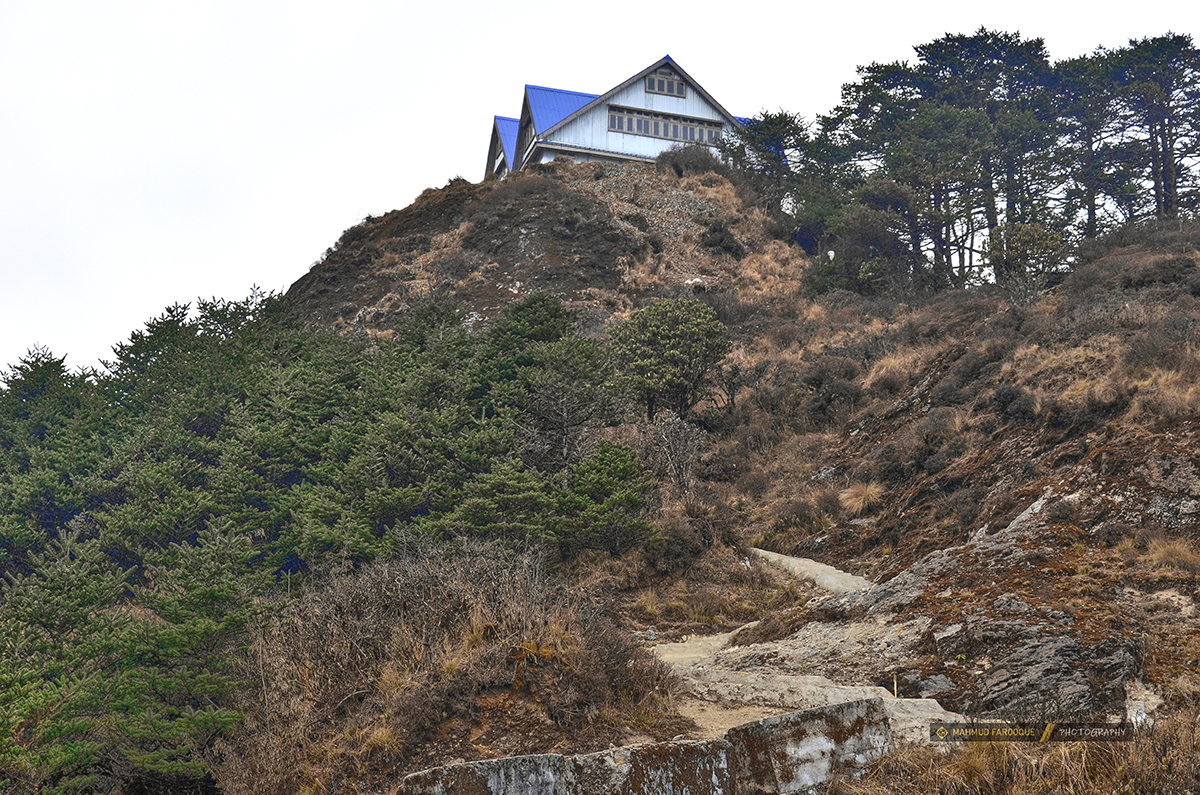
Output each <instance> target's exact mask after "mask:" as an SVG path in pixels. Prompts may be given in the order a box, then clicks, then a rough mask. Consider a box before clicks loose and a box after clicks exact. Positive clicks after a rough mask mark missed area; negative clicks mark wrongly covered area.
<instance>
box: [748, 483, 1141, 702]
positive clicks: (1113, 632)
mask: <svg viewBox="0 0 1200 795" xmlns="http://www.w3.org/2000/svg"><path fill="white" fill-rule="evenodd" d="M1049 501H1050V500H1049V497H1042V498H1040V499H1038V500H1035V501H1034V502H1033V503H1032V504H1031V505H1030V506H1029V507H1028V508H1027V509H1026V510H1025V511H1023V512H1022V513H1021V514H1020V515H1019V516H1017V518H1016V519H1014V520H1013V521H1012V522H1010V523H1009V524H1008V525H1007V526H1006V527H1005V528H1003V529H1002V530H1000V531H998V532H995V533H990V532H989V531H988V528H987V527H984V528H981V529H980V530H979V531H978V532H976V533H975V534H974V535H973V536H972V537H971V539H970V540H968V541H967V542H966V543H965V544H962V545H960V546H956V547H950V548H947V549H943V550H938V551H936V552H933V553H931V554H929V555H927V556H926V557H925V558H924V559H922V560H920V561H919V562H917V563H915V564H914V565H912V566H910V567H909V568H907V569H905V570H904V571H902V572H901V573H899V574H897V575H896V576H895V577H893V578H891V579H890V580H888V581H886V582H884V583H881V584H879V585H876V586H874V587H872V588H870V589H868V590H866V591H857V592H847V593H843V594H838V595H833V596H828V597H824V598H823V599H821V600H820V601H819V602H817V603H816V604H815V605H814V612H815V613H816V614H817V615H819V616H820V617H821V618H822V619H823V620H822V621H818V622H813V624H810V625H808V626H806V627H804V628H803V629H802V630H801V632H800V633H799V634H798V635H797V636H794V637H793V638H788V639H786V640H785V641H781V642H780V645H781V647H783V648H796V649H798V652H797V653H793V654H792V655H791V657H790V658H789V662H792V661H797V662H799V664H800V665H802V666H803V669H804V670H806V671H810V672H812V673H827V674H831V675H833V676H834V678H838V674H840V675H841V676H842V677H845V676H847V675H851V676H855V675H856V676H855V678H857V679H858V680H860V681H861V680H862V679H863V678H866V679H867V681H872V680H876V681H878V680H881V679H883V678H885V677H884V675H885V674H886V672H887V670H889V669H891V670H894V668H895V666H896V665H897V664H901V663H902V661H903V659H905V658H909V659H912V660H917V659H921V658H924V659H925V660H926V662H927V663H928V662H929V661H931V660H936V661H940V662H942V663H947V662H956V661H963V662H965V661H966V660H968V659H971V658H975V659H982V662H981V664H980V667H979V668H978V669H976V670H974V671H967V670H966V669H965V667H963V666H955V665H950V666H948V667H946V670H945V672H944V673H938V674H931V675H926V674H923V673H922V672H921V671H920V670H908V671H904V673H903V681H904V683H905V684H906V686H907V687H909V688H914V689H916V690H917V691H918V692H919V693H920V694H921V695H931V696H932V695H936V696H937V697H938V698H939V699H941V700H943V701H946V702H948V703H949V704H951V705H952V706H953V707H954V708H955V709H958V710H960V711H963V712H970V713H972V714H979V715H984V716H999V715H1009V714H1011V715H1037V716H1045V715H1050V716H1055V715H1059V716H1061V715H1089V714H1095V713H1099V712H1104V711H1109V712H1116V713H1119V712H1121V711H1123V708H1124V707H1123V705H1124V699H1125V690H1126V685H1127V683H1128V682H1129V681H1131V680H1133V679H1135V678H1136V677H1137V676H1138V674H1139V666H1138V662H1137V652H1138V650H1137V644H1136V641H1135V640H1134V639H1133V638H1132V637H1131V636H1130V634H1129V633H1128V632H1121V631H1119V629H1120V628H1116V629H1112V628H1105V627H1093V626H1081V625H1080V624H1079V622H1078V621H1077V620H1076V619H1075V618H1074V617H1072V616H1071V615H1069V614H1068V613H1067V612H1065V611H1063V610H1060V609H1057V608H1055V607H1052V606H1047V605H1036V606H1035V605H1034V604H1031V603H1030V602H1029V601H1027V600H1025V599H1022V598H1021V597H1020V596H1018V595H1017V594H1014V593H1011V592H1009V593H1000V594H995V590H998V587H997V582H998V581H1003V580H1004V579H1006V578H1011V577H1012V576H1013V575H1014V573H1021V574H1024V573H1028V574H1030V575H1031V576H1039V575H1041V576H1045V575H1047V574H1049V573H1050V571H1049V569H1046V568H1044V566H1045V564H1046V563H1047V562H1048V561H1051V560H1053V559H1054V558H1055V557H1056V551H1055V544H1056V543H1061V541H1060V539H1058V538H1057V537H1056V533H1055V532H1054V531H1053V530H1052V529H1051V528H1050V527H1049V526H1048V525H1047V522H1046V521H1045V516H1044V509H1045V507H1046V505H1047V503H1048V502H1049ZM948 583H954V584H955V585H953V586H950V587H946V586H947V584H948ZM914 614H916V616H917V617H915V618H914V617H913V616H914ZM860 624H865V625H866V626H869V627H872V628H873V632H872V637H874V638H876V641H875V642H874V644H873V645H870V644H868V645H866V646H865V647H863V646H862V645H861V644H860V646H859V648H858V650H860V651H866V652H868V655H867V657H868V659H869V662H868V663H867V664H866V665H865V666H864V665H859V666H845V665H844V664H842V663H841V662H840V660H842V659H845V657H846V655H847V653H848V652H850V651H853V650H851V649H847V648H845V644H844V643H843V644H841V645H835V646H834V648H833V649H831V650H830V651H832V652H834V653H826V654H821V653H820V649H816V650H814V647H813V643H812V642H811V641H810V640H808V639H810V638H812V637H817V636H824V637H839V636H840V637H845V636H847V635H849V634H851V630H850V628H852V627H855V626H858V625H860ZM884 627H886V629H884ZM760 653H763V652H760ZM798 653H801V654H802V656H800V657H799V658H797V654H798ZM861 657H862V655H859V656H858V659H861ZM852 659H854V658H853V657H852ZM792 664H796V662H792ZM872 667H874V668H875V670H874V671H872V670H871V668H872Z"/></svg>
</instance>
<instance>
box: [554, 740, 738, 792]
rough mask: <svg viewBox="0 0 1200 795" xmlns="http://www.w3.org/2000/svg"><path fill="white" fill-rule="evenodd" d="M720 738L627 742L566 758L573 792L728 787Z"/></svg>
mask: <svg viewBox="0 0 1200 795" xmlns="http://www.w3.org/2000/svg"><path fill="white" fill-rule="evenodd" d="M730 748H731V746H730V744H729V743H728V742H727V741H726V740H709V741H706V742H673V743H651V744H647V745H632V746H625V747H623V748H613V749H610V750H608V751H601V752H599V753H595V754H587V755H584V756H577V757H575V758H574V759H572V760H571V764H572V766H573V768H574V773H575V787H576V790H575V791H576V792H578V793H589V794H590V793H597V794H599V793H604V795H610V794H611V795H642V794H643V793H646V794H648V793H671V795H717V793H732V792H733V791H734V787H733V780H732V778H731V775H732V773H731V771H730V767H729V752H730Z"/></svg>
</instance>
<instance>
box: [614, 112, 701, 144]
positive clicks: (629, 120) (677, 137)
mask: <svg viewBox="0 0 1200 795" xmlns="http://www.w3.org/2000/svg"><path fill="white" fill-rule="evenodd" d="M608 129H610V130H613V131H615V132H625V133H633V134H634V135H649V136H651V137H653V138H669V139H671V140H673V141H689V142H690V141H695V142H697V143H703V144H711V143H714V142H715V141H716V140H717V139H718V138H720V137H721V122H719V121H704V120H702V119H689V118H686V117H684V116H668V115H665V114H662V113H652V112H650V111H646V110H633V109H632V108H616V107H612V106H610V107H609V109H608Z"/></svg>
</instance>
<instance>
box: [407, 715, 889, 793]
mask: <svg viewBox="0 0 1200 795" xmlns="http://www.w3.org/2000/svg"><path fill="white" fill-rule="evenodd" d="M891 747H892V730H891V727H890V726H889V724H888V719H887V714H886V712H885V711H884V709H883V706H882V704H881V703H880V701H879V700H878V699H868V700H863V701H852V702H848V703H843V704H835V705H831V706H828V707H822V708H818V709H812V710H808V711H806V712H797V713H791V714H788V715H779V716H777V717H774V718H765V719H763V720H760V721H755V722H754V723H747V724H745V725H742V726H737V727H734V728H733V729H730V730H729V732H728V733H727V735H726V737H725V739H723V740H710V741H706V742H670V743H651V744H646V745H635V746H627V747H624V748H614V749H610V750H608V751H602V752H600V753H595V754H586V755H581V756H575V757H564V756H560V755H558V754H540V755H536V756H520V757H512V758H508V759H491V760H487V761H483V762H471V763H467V764H458V765H449V766H447V767H440V768H433V769H431V770H422V771H420V772H417V773H412V774H410V775H409V776H407V777H405V778H404V780H403V781H402V782H401V783H400V787H399V790H398V793H399V795H662V793H674V795H786V794H788V793H808V792H815V791H817V790H818V789H819V788H820V787H821V786H822V785H824V784H825V783H826V782H828V781H829V779H830V778H831V777H832V776H833V775H834V774H835V773H840V774H853V772H854V771H855V770H858V769H861V768H863V767H864V766H866V765H867V764H869V763H871V762H873V761H875V760H877V759H879V758H880V757H881V756H883V755H884V754H885V753H887V752H888V751H889V750H891Z"/></svg>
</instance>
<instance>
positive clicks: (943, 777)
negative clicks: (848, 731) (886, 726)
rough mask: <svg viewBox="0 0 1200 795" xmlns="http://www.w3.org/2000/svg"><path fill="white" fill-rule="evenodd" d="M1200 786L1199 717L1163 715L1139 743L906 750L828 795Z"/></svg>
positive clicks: (1180, 790) (1166, 792) (1179, 790)
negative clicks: (947, 751)
mask: <svg viewBox="0 0 1200 795" xmlns="http://www.w3.org/2000/svg"><path fill="white" fill-rule="evenodd" d="M1198 787H1200V713H1198V712H1197V711H1196V710H1188V711H1184V712H1180V713H1178V714H1176V715H1174V716H1171V717H1165V718H1160V719H1159V720H1158V722H1157V723H1156V724H1155V725H1154V726H1153V727H1152V728H1148V729H1146V730H1144V731H1142V732H1141V733H1139V734H1138V736H1137V738H1136V739H1135V740H1134V741H1132V742H1114V743H1097V742H1092V743H1082V742H1081V743H1046V744H1037V743H964V744H962V745H959V746H958V747H956V748H953V749H952V750H950V752H949V753H943V752H942V751H941V750H939V749H937V748H934V747H931V746H918V747H907V748H902V749H900V750H898V751H895V752H893V753H891V754H889V755H887V756H886V757H884V758H883V759H882V760H880V761H879V762H877V763H875V764H874V765H872V766H871V767H870V768H869V769H868V771H867V773H866V775H864V776H863V777H862V778H861V779H859V780H852V779H844V780H839V781H836V782H834V783H833V784H831V786H830V787H829V789H828V790H827V791H828V793H829V795H885V794H886V795H927V793H938V795H1052V793H1053V794H1055V795H1057V793H1070V795H1113V794H1114V793H1121V794H1122V795H1123V794H1124V793H1129V794H1130V795H1132V794H1133V793H1161V795H1185V793H1194V792H1196V791H1197V788H1198Z"/></svg>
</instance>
